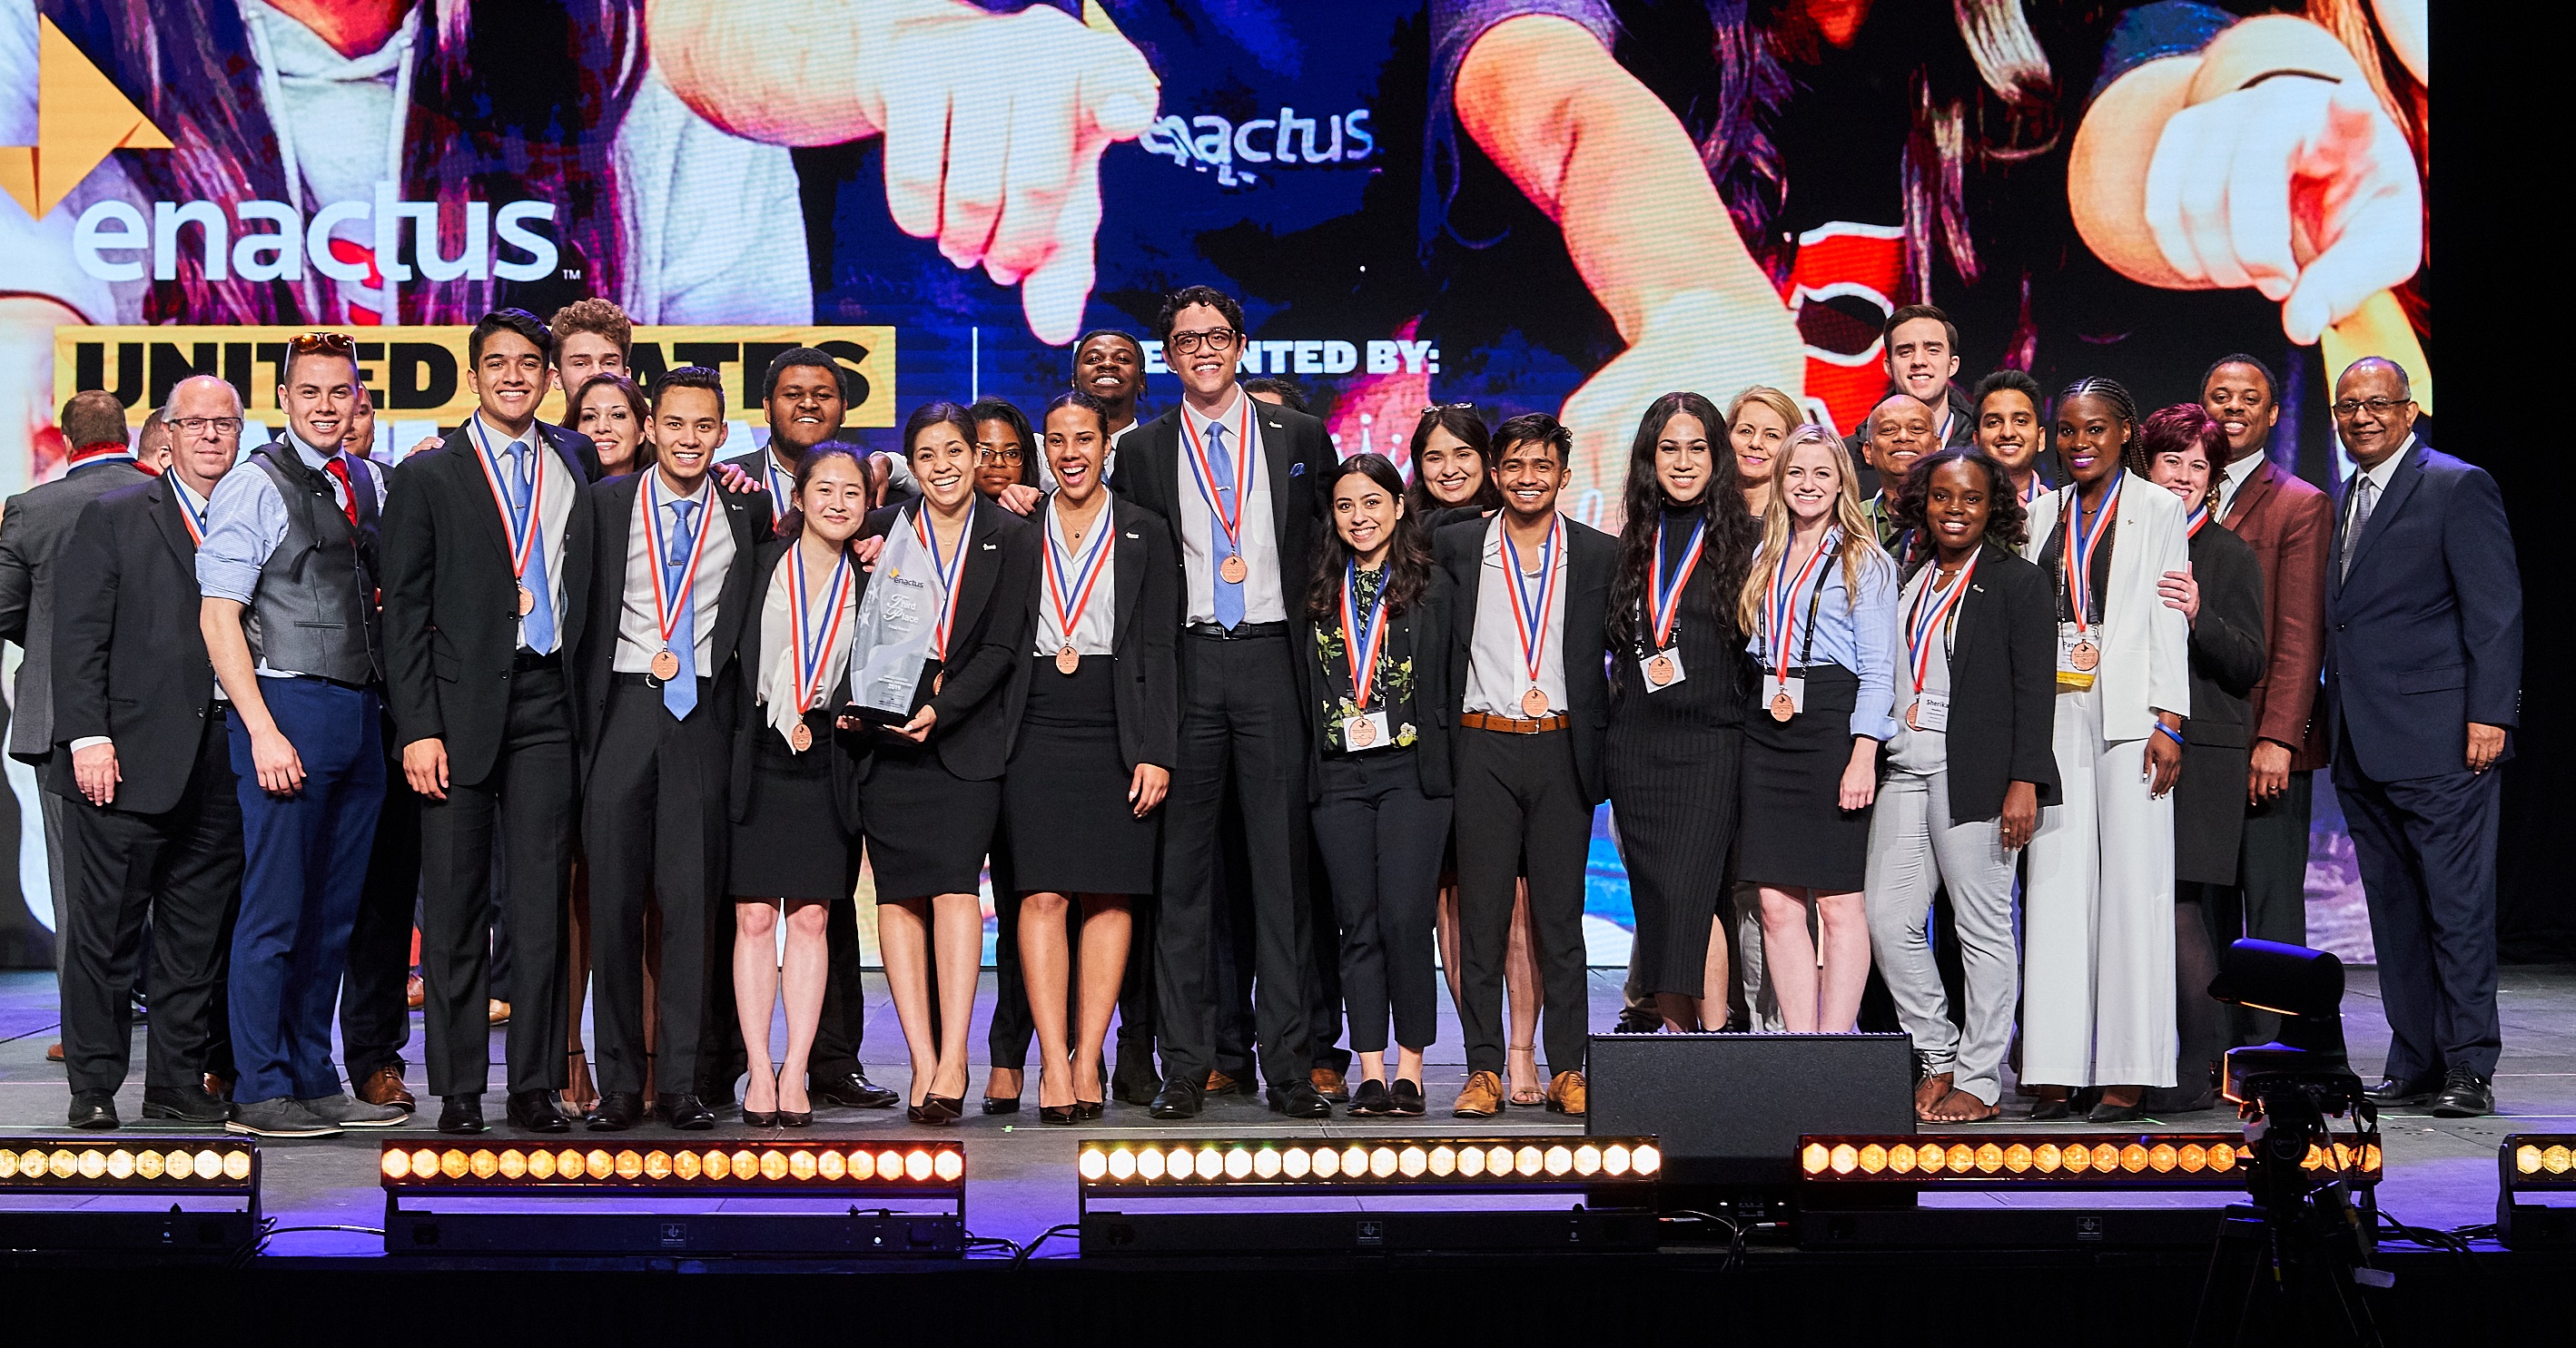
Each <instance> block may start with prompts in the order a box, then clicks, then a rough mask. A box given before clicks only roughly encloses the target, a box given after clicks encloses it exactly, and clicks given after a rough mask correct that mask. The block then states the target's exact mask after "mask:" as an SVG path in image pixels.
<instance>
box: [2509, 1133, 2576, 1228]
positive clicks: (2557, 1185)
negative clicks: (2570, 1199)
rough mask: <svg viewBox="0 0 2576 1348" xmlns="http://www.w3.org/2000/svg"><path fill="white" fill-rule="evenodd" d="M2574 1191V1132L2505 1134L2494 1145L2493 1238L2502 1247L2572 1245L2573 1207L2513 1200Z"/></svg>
mask: <svg viewBox="0 0 2576 1348" xmlns="http://www.w3.org/2000/svg"><path fill="white" fill-rule="evenodd" d="M2571 1190H2576V1133H2508V1134H2506V1135H2505V1139H2504V1141H2503V1142H2501V1143H2498V1144H2497V1146H2496V1239H2497V1240H2498V1241H2499V1242H2500V1243H2502V1244H2503V1245H2504V1246H2505V1247H2506V1248H2508V1249H2515V1250H2528V1249H2542V1248H2548V1247H2563V1246H2569V1245H2576V1207H2549V1206H2545V1205H2542V1204H2538V1203H2516V1202H2515V1201H2513V1199H2514V1195H2515V1194H2519V1193H2533V1192H2540V1193H2553V1192H2554V1193H2556V1194H2558V1195H2561V1196H2563V1195H2565V1194H2566V1193H2567V1192H2569V1191H2571Z"/></svg>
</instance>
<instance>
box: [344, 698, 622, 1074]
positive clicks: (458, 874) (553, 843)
mask: <svg viewBox="0 0 2576 1348" xmlns="http://www.w3.org/2000/svg"><path fill="white" fill-rule="evenodd" d="M572 755H573V744H572V700H571V697H570V695H569V693H568V691H567V686H566V683H565V679H564V672H563V669H562V667H561V665H560V664H557V665H554V666H540V667H537V668H532V669H524V670H520V671H519V672H518V673H517V674H516V675H514V676H513V678H512V680H511V688H510V706H509V719H508V721H507V723H506V725H505V726H504V728H503V731H502V736H501V750H500V752H499V754H497V755H496V756H495V757H494V758H493V760H492V770H491V772H490V773H488V774H487V775H485V776H484V778H483V779H482V780H481V781H476V782H461V781H458V782H450V783H449V784H448V787H447V799H445V800H435V799H431V798H428V797H423V796H420V795H418V794H417V793H416V792H413V791H412V790H411V789H410V787H409V786H408V785H404V786H401V787H397V788H392V789H388V790H387V791H386V793H385V794H386V795H388V796H392V795H395V794H397V793H399V794H402V795H406V796H411V797H413V798H414V799H415V800H418V801H419V802H420V803H419V807H418V808H419V810H420V849H421V887H422V892H423V897H422V903H421V918H422V922H421V933H420V972H421V981H422V982H423V983H424V984H426V985H427V995H426V997H425V999H424V1000H423V1001H422V1003H421V1028H422V1037H423V1038H424V1039H425V1040H426V1041H427V1055H426V1056H427V1058H428V1066H429V1089H430V1092H431V1093H432V1094H435V1095H440V1096H448V1095H480V1094H482V1093H483V1090H484V1087H485V1085H486V1084H487V1082H488V1080H489V1078H490V1076H491V1057H492V1028H491V1022H490V1020H489V1018H488V1012H487V1009H486V1003H487V1002H488V1001H489V1000H490V999H491V998H493V997H496V996H497V997H499V998H500V999H501V1000H503V1001H505V1002H508V1003H509V1004H510V1026H509V1032H508V1041H507V1042H508V1059H509V1068H508V1081H509V1089H510V1093H511V1094H514V1095H515V1094H518V1093H519V1092H521V1091H541V1090H560V1089H561V1088H562V1087H563V1086H564V1085H565V1084H566V1076H565V1065H564V1044H565V1032H564V1022H565V1020H566V1019H567V1018H568V1017H569V1014H570V1012H569V1003H568V997H569V993H568V989H567V986H566V983H567V979H568V970H567V968H566V966H565V961H564V941H565V939H566V929H567V928H568V927H569V925H570V923H571V917H570V914H571V906H572V814H573V811H572V806H573V766H572ZM496 826H497V827H498V829H499V832H500V838H499V844H498V845H499V846H500V847H501V848H502V849H503V852H502V866H503V870H504V873H505V875H506V877H507V878H506V881H505V882H504V883H502V884H501V885H499V886H497V889H498V890H499V893H498V895H497V898H498V901H499V903H500V905H501V921H500V928H501V930H502V931H504V932H506V933H507V934H508V939H509V945H510V968H509V973H508V978H507V982H506V984H503V985H497V986H496V984H495V981H494V978H493V971H492V927H491V925H490V919H489V914H490V913H491V911H492V905H493V903H494V901H495V898H496V895H495V893H494V891H495V889H496V886H495V885H494V884H493V875H492V872H493V848H494V846H495V840H494V837H493V832H494V829H495V827H496ZM594 855H595V854H594Z"/></svg>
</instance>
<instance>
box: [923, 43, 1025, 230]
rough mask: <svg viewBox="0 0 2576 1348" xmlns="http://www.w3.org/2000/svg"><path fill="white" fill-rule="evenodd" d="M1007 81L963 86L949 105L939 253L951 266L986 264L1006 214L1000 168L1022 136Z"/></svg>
mask: <svg viewBox="0 0 2576 1348" xmlns="http://www.w3.org/2000/svg"><path fill="white" fill-rule="evenodd" d="M1011 104H1012V96H1011V92H1010V86H1009V84H1008V83H1007V82H1006V81H1001V80H992V81H977V82H973V83H967V84H961V85H959V86H958V87H957V89H956V90H955V92H953V93H952V94H950V95H949V100H948V175H947V181H946V182H945V183H944V184H943V185H942V186H941V188H940V201H939V252H940V255H941V256H943V257H945V258H947V259H948V261H949V263H950V264H951V265H952V266H958V267H972V266H974V265H975V264H977V263H979V262H982V261H983V260H984V253H985V250H986V248H987V246H988V245H990V244H991V242H992V239H993V222H994V220H995V218H996V217H998V216H1000V215H1001V213H1002V165H1003V163H1004V162H1005V161H1006V158H1007V156H1008V155H1009V153H1010V143H1011V141H1012V140H1014V139H1016V138H1017V137H1018V136H1019V134H1020V129H1019V128H1017V127H1014V126H1013V125H1011V111H1012V107H1011Z"/></svg>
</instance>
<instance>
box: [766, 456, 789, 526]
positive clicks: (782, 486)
mask: <svg viewBox="0 0 2576 1348" xmlns="http://www.w3.org/2000/svg"><path fill="white" fill-rule="evenodd" d="M760 466H761V468H762V469H763V470H765V471H766V473H767V474H768V477H769V513H770V514H772V515H775V516H784V515H786V513H787V504H788V502H790V501H793V500H795V499H796V478H795V476H794V475H793V474H790V473H785V472H781V471H780V470H779V467H778V456H777V455H776V454H773V453H771V452H770V451H768V450H765V449H764V450H762V451H761V452H760Z"/></svg>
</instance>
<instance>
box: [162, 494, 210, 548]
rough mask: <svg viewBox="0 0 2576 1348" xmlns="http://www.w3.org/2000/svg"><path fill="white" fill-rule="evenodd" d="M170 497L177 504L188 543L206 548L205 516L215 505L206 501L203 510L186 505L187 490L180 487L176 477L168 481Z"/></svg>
mask: <svg viewBox="0 0 2576 1348" xmlns="http://www.w3.org/2000/svg"><path fill="white" fill-rule="evenodd" d="M170 497H171V499H172V500H175V501H177V502H178V503H179V522H180V523H181V524H183V525H186V526H187V529H188V542H189V543H191V544H193V545H194V546H197V547H200V548H202V547H204V546H206V515H207V513H208V512H209V511H212V510H213V509H214V508H215V503H214V502H213V501H211V500H209V501H207V502H206V509H205V510H199V509H197V508H196V507H195V506H193V505H190V504H188V489H187V488H185V487H182V486H180V485H179V480H178V479H177V478H176V477H173V478H171V479H170Z"/></svg>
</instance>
